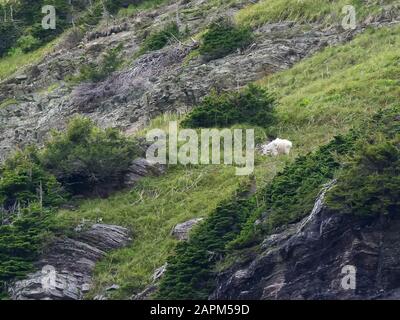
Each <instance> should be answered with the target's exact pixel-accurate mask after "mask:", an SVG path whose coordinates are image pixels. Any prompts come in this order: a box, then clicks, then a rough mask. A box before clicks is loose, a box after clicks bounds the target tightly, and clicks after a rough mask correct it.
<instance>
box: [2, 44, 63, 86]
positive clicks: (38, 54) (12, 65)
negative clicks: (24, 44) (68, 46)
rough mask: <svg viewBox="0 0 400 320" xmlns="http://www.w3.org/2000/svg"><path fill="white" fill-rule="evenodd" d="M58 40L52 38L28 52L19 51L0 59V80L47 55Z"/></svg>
mask: <svg viewBox="0 0 400 320" xmlns="http://www.w3.org/2000/svg"><path fill="white" fill-rule="evenodd" d="M57 43H58V40H57V39H56V40H53V41H52V42H50V43H48V44H47V45H46V46H44V47H42V48H39V49H37V50H35V51H32V52H28V53H19V54H15V55H12V56H8V57H4V58H2V59H0V81H1V80H4V79H5V78H7V77H9V76H11V75H12V74H13V73H15V72H16V71H17V70H20V69H22V68H24V67H26V66H28V65H29V64H34V63H37V62H39V61H40V60H41V59H43V58H44V57H45V56H46V55H48V54H49V53H50V52H51V51H52V50H53V49H54V47H55V46H56V45H57Z"/></svg>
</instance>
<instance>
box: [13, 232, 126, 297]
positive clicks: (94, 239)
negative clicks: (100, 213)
mask: <svg viewBox="0 0 400 320" xmlns="http://www.w3.org/2000/svg"><path fill="white" fill-rule="evenodd" d="M75 231H76V235H75V236H73V237H60V238H57V239H55V240H54V241H52V243H51V244H50V245H49V246H48V247H47V248H46V250H45V252H44V253H43V255H42V257H41V258H40V260H39V261H38V262H37V263H36V264H35V267H36V268H37V269H38V270H39V271H37V272H35V273H32V274H30V275H28V276H27V278H26V279H24V280H20V281H17V282H15V283H14V284H13V285H12V286H11V287H10V290H9V292H10V296H11V298H12V299H14V300H79V299H82V298H83V295H84V294H85V293H87V292H88V291H89V290H90V288H91V276H92V271H93V269H94V266H95V264H96V262H97V261H98V260H100V259H101V258H103V257H104V256H105V255H106V253H107V252H108V251H110V250H113V249H117V248H120V247H123V246H125V245H127V244H128V243H129V241H131V238H130V235H129V231H128V230H127V229H126V228H122V227H119V226H113V225H106V224H94V225H92V226H89V227H88V226H85V225H82V226H78V227H77V228H76V229H75Z"/></svg>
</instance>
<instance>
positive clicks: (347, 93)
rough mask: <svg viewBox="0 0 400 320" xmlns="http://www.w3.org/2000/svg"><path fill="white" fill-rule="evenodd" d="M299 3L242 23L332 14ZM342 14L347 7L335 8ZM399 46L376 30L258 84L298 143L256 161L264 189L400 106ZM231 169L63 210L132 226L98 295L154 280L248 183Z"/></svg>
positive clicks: (147, 183)
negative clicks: (188, 234) (297, 163)
mask: <svg viewBox="0 0 400 320" xmlns="http://www.w3.org/2000/svg"><path fill="white" fill-rule="evenodd" d="M291 2H293V3H292V5H294V6H290V5H288V1H287V0H285V1H283V0H274V1H261V2H260V3H259V4H258V5H257V4H256V5H251V6H249V7H248V8H247V9H244V10H243V11H241V12H240V13H239V15H238V17H237V18H238V21H239V22H241V23H245V24H250V25H253V26H255V25H259V24H261V23H263V22H266V21H279V20H283V19H284V18H287V19H299V20H301V19H302V17H306V18H305V20H310V21H315V20H318V19H319V18H316V16H318V17H320V16H321V13H323V14H327V13H328V11H327V10H328V9H330V8H332V7H330V8H328V9H327V8H326V4H325V3H326V1H322V0H321V1H319V0H313V1H311V0H310V1H305V2H306V3H315V2H317V3H318V5H317V6H300V7H299V6H296V3H297V2H298V1H297V0H291ZM356 2H357V3H358V2H359V1H351V3H356ZM391 2H393V1H385V3H391ZM337 3H340V4H341V2H340V1H338V2H337ZM319 4H321V5H319ZM346 4H347V3H346ZM270 6H272V7H273V8H271V7H270ZM288 8H291V9H290V10H292V11H288V10H289V9H288ZM293 8H294V9H293ZM335 8H336V9H335V10H337V9H338V8H339V7H337V4H335ZM375 9H376V7H374V10H375ZM316 10H317V11H316ZM261 12H263V14H259V13H261ZM363 15H365V14H363ZM260 17H261V18H260ZM260 19H261V20H260ZM399 47H400V28H393V29H392V30H388V29H382V30H379V31H375V32H374V31H368V33H367V34H365V35H362V36H360V37H358V38H357V39H355V40H354V41H353V42H351V43H350V44H348V45H344V46H340V47H337V48H327V49H326V50H324V52H322V53H319V54H317V55H315V56H314V57H312V58H310V59H307V60H306V61H304V62H302V63H300V64H298V65H296V66H295V67H294V68H292V69H291V70H288V71H285V72H282V73H279V74H277V75H274V76H272V77H268V78H266V79H264V80H262V81H260V83H261V84H262V85H263V86H266V87H267V88H269V89H270V90H272V91H274V92H276V94H277V96H278V97H279V100H280V106H279V108H278V115H279V118H280V120H281V122H280V125H279V126H278V127H277V130H278V132H279V135H280V137H283V138H288V139H291V140H292V141H293V142H294V152H293V154H292V155H291V156H289V157H280V158H274V159H272V158H261V157H258V162H257V167H256V177H257V183H258V184H259V185H263V184H265V183H266V182H267V181H268V180H270V179H271V178H272V177H273V176H274V175H275V173H276V172H277V171H278V170H280V169H281V168H282V167H283V165H284V164H285V162H288V161H292V160H293V159H294V158H295V157H296V156H297V155H299V154H305V153H307V152H309V151H311V150H315V149H316V148H317V147H318V146H320V145H323V144H325V143H327V142H328V141H330V140H331V139H332V137H333V136H334V135H336V134H338V133H342V132H346V131H347V130H348V129H349V128H350V127H352V126H354V125H356V124H357V122H358V121H359V120H361V119H362V118H365V117H367V116H369V115H370V114H371V113H373V112H374V111H375V110H376V109H377V108H378V107H384V106H388V105H391V104H394V103H396V101H399V97H400V89H399V88H400V86H399V84H400V83H399V78H398V74H399V69H400V66H399V64H400V54H399V53H398V52H400V51H399V49H400V48H399ZM43 50H45V51H43ZM46 50H50V47H49V48H46V49H40V50H38V51H36V52H34V53H31V54H28V55H27V56H20V57H14V58H5V59H2V60H0V79H3V78H5V77H6V76H8V75H10V74H11V73H13V72H15V71H16V70H17V68H19V67H21V66H24V65H26V64H27V63H32V62H34V61H36V60H39V59H40V58H42V57H43V56H44V55H45V54H46V52H48V51H46ZM167 120H168V119H161V120H159V121H158V123H156V124H154V126H157V127H160V126H161V127H162V126H163V123H164V122H165V121H167ZM233 172H234V171H233V169H232V168H228V167H218V168H216V167H196V168H190V169H189V168H183V167H178V168H174V169H172V170H170V171H169V172H168V173H167V174H166V175H165V176H163V177H161V178H152V177H149V178H146V179H144V180H143V181H141V182H140V183H139V184H138V185H137V186H136V187H135V188H134V189H132V190H130V191H126V192H120V193H118V194H116V195H115V196H113V197H111V198H110V199H107V200H86V201H83V203H82V205H81V207H80V208H79V210H77V211H61V212H60V213H59V214H58V217H59V221H60V223H63V224H72V225H74V224H77V223H79V222H80V221H81V219H82V218H89V219H95V218H98V217H102V218H103V221H104V222H106V223H116V224H121V225H125V226H128V227H129V228H131V229H132V231H133V234H134V241H133V243H132V244H131V245H130V246H129V247H127V248H125V249H121V250H118V251H115V252H113V253H110V254H109V255H108V256H107V258H106V259H104V261H102V262H101V263H99V264H98V266H97V268H96V274H95V279H94V280H95V289H94V290H93V292H92V294H95V293H96V292H98V291H100V288H102V287H104V286H105V285H108V284H112V283H117V284H119V285H121V288H122V289H121V290H119V291H117V292H116V293H115V296H116V297H119V298H127V297H129V296H130V295H131V294H132V293H135V292H137V291H139V290H140V289H142V288H143V287H144V286H145V285H146V284H148V283H149V281H150V278H151V274H152V273H153V271H154V269H156V268H158V267H160V266H161V265H163V264H164V262H165V260H166V257H167V256H168V255H169V254H171V253H172V252H173V249H174V246H175V244H176V241H175V240H173V239H172V237H170V231H171V229H172V227H173V226H174V225H175V224H176V223H179V222H183V221H185V220H187V219H190V218H192V217H199V216H206V215H208V214H209V213H210V212H212V211H213V209H214V208H215V206H216V205H217V204H218V203H219V202H220V201H221V200H224V199H226V198H228V197H229V196H230V195H231V194H232V193H233V192H234V190H235V189H236V186H237V185H238V182H239V180H240V179H239V178H237V177H235V176H234V174H233Z"/></svg>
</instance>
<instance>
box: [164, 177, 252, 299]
mask: <svg viewBox="0 0 400 320" xmlns="http://www.w3.org/2000/svg"><path fill="white" fill-rule="evenodd" d="M249 189H250V185H248V184H246V185H242V186H241V187H240V188H239V191H238V192H237V194H236V196H235V197H233V198H232V199H230V200H227V201H225V202H224V203H222V204H220V205H219V206H218V207H217V208H216V210H215V211H214V212H213V213H211V215H210V216H209V217H208V218H207V219H206V220H205V221H204V223H202V224H201V225H200V226H199V227H198V228H197V229H196V230H194V231H193V233H192V234H191V237H190V240H189V241H187V242H183V243H179V244H178V245H177V247H176V250H175V255H173V256H172V257H171V258H170V259H169V260H168V268H167V272H166V274H165V276H164V277H163V278H162V280H161V283H160V289H159V292H158V293H157V295H156V298H159V299H207V298H208V296H209V295H210V293H211V292H212V290H213V288H214V287H215V271H214V267H215V265H216V263H217V262H218V261H220V260H221V259H222V257H223V256H224V255H225V253H226V245H227V244H228V243H229V242H230V241H232V239H234V238H235V236H237V234H238V233H239V232H240V230H241V227H242V224H243V223H244V222H245V221H246V219H247V218H248V216H249V214H250V213H251V212H252V210H254V208H255V206H256V203H255V201H254V198H249Z"/></svg>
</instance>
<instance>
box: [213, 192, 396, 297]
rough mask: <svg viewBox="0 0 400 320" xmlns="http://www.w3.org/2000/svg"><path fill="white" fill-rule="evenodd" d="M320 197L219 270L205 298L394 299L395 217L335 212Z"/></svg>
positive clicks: (322, 195)
mask: <svg viewBox="0 0 400 320" xmlns="http://www.w3.org/2000/svg"><path fill="white" fill-rule="evenodd" d="M323 197H324V194H323V193H322V194H321V196H320V197H319V198H318V199H317V202H316V204H315V207H314V210H313V211H312V212H311V214H310V215H309V216H308V217H306V218H304V219H303V220H302V221H301V222H299V223H297V224H294V225H291V226H289V227H288V228H287V229H285V230H284V231H283V232H281V233H278V234H274V235H270V236H268V237H267V238H266V239H265V240H264V242H263V243H262V244H261V245H260V248H261V253H258V254H249V256H247V259H246V262H244V263H242V264H240V265H235V266H233V267H232V268H231V269H229V270H227V271H225V272H223V273H222V274H221V275H220V276H219V277H218V286H217V289H216V290H215V292H214V293H213V294H212V296H211V299H267V300H271V299H309V300H311V299H398V298H399V297H400V270H399V267H398V266H399V264H400V233H399V230H400V219H399V218H393V217H387V216H381V217H376V218H360V217H354V216H349V215H341V214H336V213H333V212H331V211H330V210H328V209H327V208H326V207H325V206H324V205H323ZM345 266H351V268H353V267H354V268H355V270H356V273H355V278H354V280H355V289H352V288H350V289H349V287H346V286H343V284H342V282H343V281H344V280H346V279H345V276H346V275H348V273H343V272H344V271H343V270H344V269H343V267H345ZM347 280H348V279H347ZM347 280H346V281H347ZM346 281H345V282H346Z"/></svg>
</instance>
